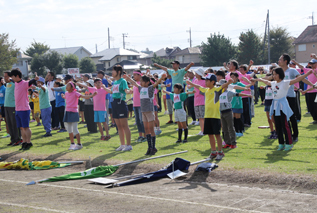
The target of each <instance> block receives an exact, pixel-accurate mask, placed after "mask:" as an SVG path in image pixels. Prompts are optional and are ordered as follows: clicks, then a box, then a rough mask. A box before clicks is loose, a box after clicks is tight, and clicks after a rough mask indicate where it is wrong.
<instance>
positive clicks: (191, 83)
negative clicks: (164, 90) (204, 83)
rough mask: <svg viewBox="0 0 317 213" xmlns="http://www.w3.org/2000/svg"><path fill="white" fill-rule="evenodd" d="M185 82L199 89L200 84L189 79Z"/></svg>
mask: <svg viewBox="0 0 317 213" xmlns="http://www.w3.org/2000/svg"><path fill="white" fill-rule="evenodd" d="M186 83H187V85H190V86H192V87H195V88H197V89H199V88H200V87H201V86H200V85H198V84H194V83H193V82H191V81H189V80H187V81H186Z"/></svg>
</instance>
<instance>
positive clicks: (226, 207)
mask: <svg viewBox="0 0 317 213" xmlns="http://www.w3.org/2000/svg"><path fill="white" fill-rule="evenodd" d="M0 181H3V182H12V183H23V184H27V182H22V181H15V180H5V179H0ZM40 186H49V187H54V188H63V189H75V190H81V191H92V192H103V193H108V194H115V195H123V196H130V197H136V198H143V199H144V198H145V199H153V200H161V201H169V202H175V203H185V204H192V205H200V206H202V205H203V206H208V207H214V208H219V209H228V210H235V211H241V212H254V213H263V212H261V211H255V210H247V209H241V208H234V207H229V206H219V205H213V204H208V203H197V202H191V201H183V200H175V199H169V198H160V197H151V196H146V195H135V194H128V193H121V192H111V191H107V190H96V189H85V188H77V187H70V186H59V185H51V184H43V183H41V184H40ZM28 187H32V186H28ZM25 207H27V206H25Z"/></svg>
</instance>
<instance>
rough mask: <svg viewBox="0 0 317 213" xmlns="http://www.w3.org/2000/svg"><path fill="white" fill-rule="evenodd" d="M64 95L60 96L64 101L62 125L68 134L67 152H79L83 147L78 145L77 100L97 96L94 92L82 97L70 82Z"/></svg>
mask: <svg viewBox="0 0 317 213" xmlns="http://www.w3.org/2000/svg"><path fill="white" fill-rule="evenodd" d="M66 91H67V92H66V93H65V95H64V94H62V98H64V99H65V100H66V112H65V115H64V124H65V127H66V129H67V132H68V134H69V139H70V143H71V144H70V147H69V150H79V149H81V148H83V145H82V144H81V143H80V134H79V131H78V128H77V125H78V121H79V113H78V99H79V98H84V99H89V98H92V97H94V96H95V95H97V92H94V94H92V95H82V94H80V93H79V92H77V91H76V89H75V85H74V83H73V82H72V81H70V82H69V83H67V85H66ZM74 135H75V136H76V139H77V144H75V143H74Z"/></svg>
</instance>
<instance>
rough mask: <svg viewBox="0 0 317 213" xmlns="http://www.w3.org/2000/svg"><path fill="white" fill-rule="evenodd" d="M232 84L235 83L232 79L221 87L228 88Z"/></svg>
mask: <svg viewBox="0 0 317 213" xmlns="http://www.w3.org/2000/svg"><path fill="white" fill-rule="evenodd" d="M232 83H233V79H232V78H230V79H229V80H228V81H227V83H225V84H223V85H221V87H222V88H226V87H227V86H229V84H232Z"/></svg>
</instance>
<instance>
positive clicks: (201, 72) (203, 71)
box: [195, 68, 205, 77]
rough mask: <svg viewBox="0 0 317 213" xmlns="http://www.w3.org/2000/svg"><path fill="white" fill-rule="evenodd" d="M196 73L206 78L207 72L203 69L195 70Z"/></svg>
mask: <svg viewBox="0 0 317 213" xmlns="http://www.w3.org/2000/svg"><path fill="white" fill-rule="evenodd" d="M195 73H196V74H197V75H200V76H201V77H204V75H205V70H204V69H203V68H198V69H196V70H195Z"/></svg>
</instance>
